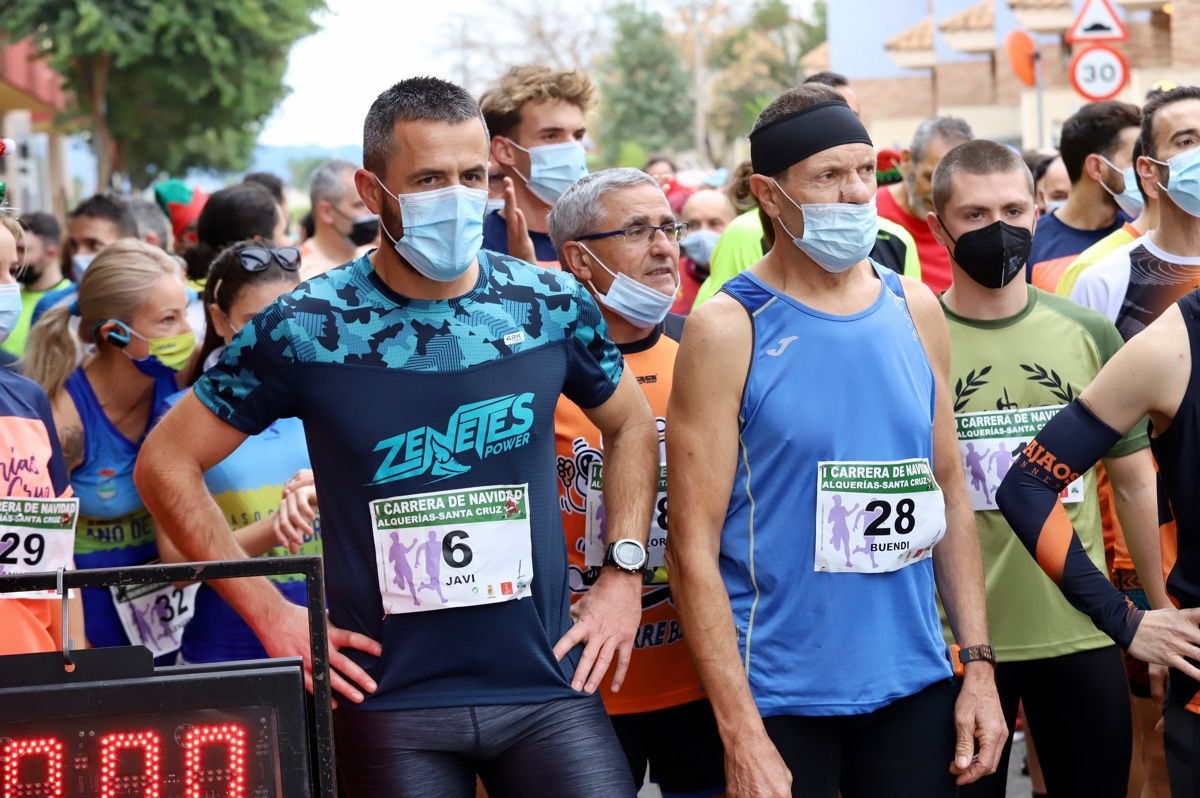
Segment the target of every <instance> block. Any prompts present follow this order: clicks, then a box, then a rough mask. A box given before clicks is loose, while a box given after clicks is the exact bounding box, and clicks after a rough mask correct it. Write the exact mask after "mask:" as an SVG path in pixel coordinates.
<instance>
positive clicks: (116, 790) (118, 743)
mask: <svg viewBox="0 0 1200 798" xmlns="http://www.w3.org/2000/svg"><path fill="white" fill-rule="evenodd" d="M130 749H141V752H142V756H141V760H142V764H141V768H140V770H139V771H138V772H137V773H127V772H126V773H122V772H121V770H122V768H121V762H120V759H121V752H122V751H127V750H130ZM126 761H128V759H127V760H126ZM161 761H162V754H161V748H160V746H159V742H158V735H157V734H155V733H154V732H152V731H143V732H118V733H116V734H106V735H104V736H103V737H101V738H100V795H101V798H117V796H120V795H139V796H141V798H160V796H161V795H162V781H161V779H160V778H159V767H160V765H159V763H160V762H161Z"/></svg>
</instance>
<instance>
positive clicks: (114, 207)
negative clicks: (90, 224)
mask: <svg viewBox="0 0 1200 798" xmlns="http://www.w3.org/2000/svg"><path fill="white" fill-rule="evenodd" d="M79 216H89V217H92V218H94V219H107V220H108V221H110V222H112V223H113V226H114V227H116V228H117V237H118V238H137V235H138V229H137V220H136V219H134V218H133V212H132V211H130V210H129V206H128V205H126V204H125V202H124V200H122V199H120V198H119V197H114V196H113V195H111V194H93V195H92V196H90V197H88V198H87V199H85V200H84V201H83V202H81V203H79V204H78V205H76V206H75V210H73V211H71V213H70V214H69V215H68V218H70V219H75V218H77V217H79Z"/></svg>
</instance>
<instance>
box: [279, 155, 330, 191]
mask: <svg viewBox="0 0 1200 798" xmlns="http://www.w3.org/2000/svg"><path fill="white" fill-rule="evenodd" d="M328 160H329V157H328V156H326V155H306V156H304V157H302V158H292V159H291V160H289V161H288V162H287V168H288V172H289V174H290V175H291V177H292V185H293V186H296V187H297V188H301V189H303V190H305V191H307V190H308V184H309V182H311V181H312V174H313V172H315V171H317V167H318V166H320V165H321V164H323V163H325V162H326V161H328Z"/></svg>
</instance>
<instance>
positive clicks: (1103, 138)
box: [1058, 100, 1142, 185]
mask: <svg viewBox="0 0 1200 798" xmlns="http://www.w3.org/2000/svg"><path fill="white" fill-rule="evenodd" d="M1141 121H1142V112H1141V110H1140V109H1139V108H1138V107H1137V106H1136V105H1130V104H1129V103H1123V102H1118V101H1117V100H1107V101H1105V102H1100V103H1090V104H1088V105H1085V106H1083V107H1082V108H1080V109H1079V110H1078V111H1076V112H1075V113H1074V114H1072V115H1071V116H1070V117H1069V118H1068V119H1067V121H1066V122H1064V123H1063V127H1062V136H1061V139H1060V141H1059V146H1058V151H1059V152H1060V153H1061V154H1062V159H1063V166H1065V167H1067V177H1069V178H1070V179H1071V185H1075V183H1077V182H1079V178H1081V177H1083V162H1084V161H1085V160H1087V157H1088V156H1089V155H1093V154H1095V155H1103V156H1104V157H1105V158H1111V156H1112V154H1113V152H1114V151H1115V150H1116V149H1117V145H1118V144H1119V143H1120V140H1121V131H1123V130H1125V129H1127V128H1131V127H1137V126H1138V125H1139V124H1140V123H1141Z"/></svg>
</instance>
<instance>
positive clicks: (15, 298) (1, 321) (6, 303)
mask: <svg viewBox="0 0 1200 798" xmlns="http://www.w3.org/2000/svg"><path fill="white" fill-rule="evenodd" d="M19 318H21V286H20V285H19V284H17V283H5V284H4V285H0V343H3V342H4V341H6V340H7V339H8V336H9V334H10V333H12V331H13V328H14V327H16V326H17V319H19Z"/></svg>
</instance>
